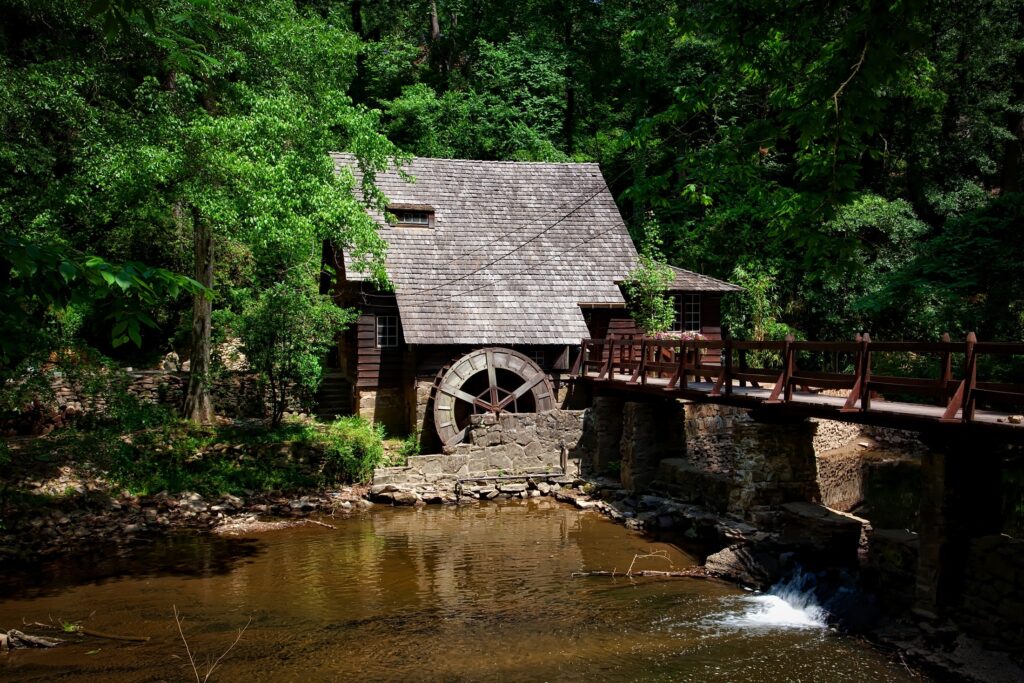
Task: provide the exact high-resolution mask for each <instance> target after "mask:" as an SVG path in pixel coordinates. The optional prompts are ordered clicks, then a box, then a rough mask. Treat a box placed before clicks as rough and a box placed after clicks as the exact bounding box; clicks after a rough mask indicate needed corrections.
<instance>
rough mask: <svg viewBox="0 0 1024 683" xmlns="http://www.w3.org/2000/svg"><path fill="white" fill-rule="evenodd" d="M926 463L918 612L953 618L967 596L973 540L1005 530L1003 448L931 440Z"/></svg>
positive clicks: (973, 441) (985, 443)
mask: <svg viewBox="0 0 1024 683" xmlns="http://www.w3.org/2000/svg"><path fill="white" fill-rule="evenodd" d="M928 441H929V442H930V443H929V446H930V448H929V451H928V452H927V453H925V454H924V455H923V456H922V460H921V480H922V481H921V485H922V486H921V502H920V509H919V523H918V528H919V551H918V566H917V579H916V589H915V595H914V610H915V611H916V612H918V613H919V614H921V615H922V616H926V617H937V616H942V615H946V614H949V613H950V611H952V610H954V609H955V608H956V607H958V605H959V603H960V601H961V598H962V596H963V590H964V582H965V579H966V578H967V577H966V567H967V563H968V559H969V556H970V553H971V541H972V540H973V539H977V538H980V537H982V536H986V535H991V534H998V533H999V532H1000V531H1001V528H1002V510H1001V505H1002V498H1001V489H1002V484H1001V470H1000V465H1001V460H1002V457H1001V454H1000V452H999V450H1000V447H999V446H998V445H997V444H995V443H993V442H990V441H988V440H986V439H968V438H952V439H950V438H949V437H948V436H947V437H945V438H943V439H942V440H941V441H940V440H939V439H938V438H930V439H928Z"/></svg>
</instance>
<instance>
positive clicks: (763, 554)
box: [704, 544, 782, 590]
mask: <svg viewBox="0 0 1024 683" xmlns="http://www.w3.org/2000/svg"><path fill="white" fill-rule="evenodd" d="M704 569H705V570H706V571H707V573H708V575H710V576H715V577H718V578H720V579H725V580H727V581H734V582H736V583H739V584H742V585H745V586H752V587H754V588H759V589H762V590H764V589H766V588H768V587H769V586H771V585H772V584H774V583H775V582H777V581H778V580H779V579H780V578H781V576H782V563H781V561H780V558H779V554H778V553H776V552H772V551H771V550H769V549H767V548H759V547H757V546H750V545H743V544H736V545H731V546H729V547H728V548H725V549H724V550H720V551H718V552H717V553H714V554H712V555H708V558H707V560H705V561H704Z"/></svg>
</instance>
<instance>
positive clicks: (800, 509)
mask: <svg viewBox="0 0 1024 683" xmlns="http://www.w3.org/2000/svg"><path fill="white" fill-rule="evenodd" d="M782 509H783V510H785V511H786V512H788V513H790V514H792V515H796V516H797V517H801V518H804V519H808V520H814V521H815V522H817V523H819V524H828V525H835V526H837V527H844V526H845V527H850V528H854V527H856V528H857V529H859V528H860V527H861V526H863V525H864V524H866V523H867V520H865V519H861V518H860V517H857V516H855V515H851V514H847V513H845V512H837V511H836V510H832V509H830V508H827V507H825V506H824V505H819V504H818V503H784V504H783V505H782Z"/></svg>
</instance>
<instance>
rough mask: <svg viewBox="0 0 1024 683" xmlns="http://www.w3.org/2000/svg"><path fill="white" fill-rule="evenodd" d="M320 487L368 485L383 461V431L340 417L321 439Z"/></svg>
mask: <svg viewBox="0 0 1024 683" xmlns="http://www.w3.org/2000/svg"><path fill="white" fill-rule="evenodd" d="M323 438H324V440H325V444H324V445H325V451H324V468H323V483H325V484H326V483H331V482H334V481H339V480H346V481H348V480H350V481H356V482H364V481H368V480H369V479H370V477H372V476H373V470H374V468H375V467H377V466H378V465H380V463H381V462H382V461H383V460H384V444H383V443H382V442H383V441H384V427H383V426H381V425H379V424H378V425H373V424H370V423H369V422H367V421H366V420H365V419H363V418H361V417H358V416H349V417H341V418H338V419H337V420H335V421H334V422H332V423H331V424H330V425H329V426H328V427H327V433H326V434H325V435H324V437H323Z"/></svg>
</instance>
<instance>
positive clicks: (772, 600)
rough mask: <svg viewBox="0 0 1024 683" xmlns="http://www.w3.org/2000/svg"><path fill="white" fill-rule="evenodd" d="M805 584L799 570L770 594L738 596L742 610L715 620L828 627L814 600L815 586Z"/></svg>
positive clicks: (758, 625)
mask: <svg viewBox="0 0 1024 683" xmlns="http://www.w3.org/2000/svg"><path fill="white" fill-rule="evenodd" d="M804 584H805V581H804V577H803V575H802V574H801V573H799V572H798V573H797V574H796V575H795V576H794V577H793V578H792V579H790V580H789V581H788V582H786V583H782V584H778V585H776V586H773V587H772V589H771V590H770V591H769V592H768V593H765V594H763V595H747V596H744V597H742V598H739V599H738V602H739V603H740V604H742V605H743V610H742V611H741V612H739V613H730V614H722V615H718V618H716V619H715V622H716V623H718V624H719V625H722V626H730V627H733V628H825V627H826V626H827V625H828V624H827V621H826V619H827V616H828V615H827V613H826V612H825V610H823V609H822V608H821V607H819V606H818V604H817V602H816V601H815V598H814V590H813V588H804Z"/></svg>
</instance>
